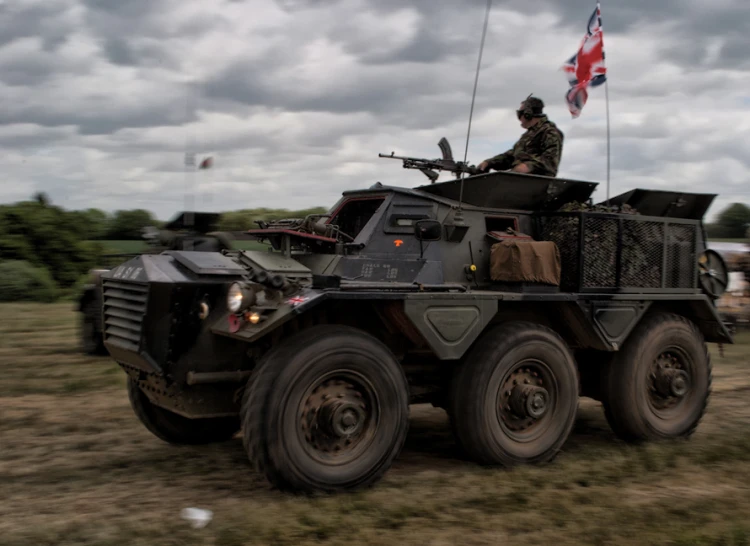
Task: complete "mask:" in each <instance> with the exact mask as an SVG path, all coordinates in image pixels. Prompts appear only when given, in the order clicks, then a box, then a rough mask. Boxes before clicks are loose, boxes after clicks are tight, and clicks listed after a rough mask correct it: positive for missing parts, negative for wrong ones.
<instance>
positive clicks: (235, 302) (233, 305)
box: [227, 282, 257, 313]
mask: <svg viewBox="0 0 750 546" xmlns="http://www.w3.org/2000/svg"><path fill="white" fill-rule="evenodd" d="M256 299H257V298H256V296H255V291H254V290H252V289H251V288H248V287H246V286H244V285H243V284H242V283H239V282H235V283H232V284H231V285H230V286H229V290H228V291H227V307H228V308H229V310H230V311H231V312H232V313H238V312H240V311H242V310H243V309H247V308H248V307H250V306H252V305H255V301H256Z"/></svg>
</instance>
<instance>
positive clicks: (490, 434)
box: [449, 322, 578, 466]
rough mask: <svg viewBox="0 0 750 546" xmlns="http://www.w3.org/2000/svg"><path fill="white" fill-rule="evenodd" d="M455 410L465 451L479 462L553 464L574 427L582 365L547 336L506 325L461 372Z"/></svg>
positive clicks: (537, 329) (529, 326) (527, 326)
mask: <svg viewBox="0 0 750 546" xmlns="http://www.w3.org/2000/svg"><path fill="white" fill-rule="evenodd" d="M450 404H451V409H450V411H449V414H450V416H451V421H452V426H453V430H454V433H455V435H456V437H457V441H458V444H459V445H460V446H461V447H462V448H463V450H464V451H466V453H467V454H468V455H469V457H470V458H471V459H473V460H474V461H476V462H478V463H480V464H484V465H498V464H499V465H503V466H512V465H515V464H519V463H541V462H547V461H550V460H551V459H553V458H554V457H555V456H556V455H557V453H558V452H559V451H560V449H561V447H562V445H563V444H564V443H565V441H566V440H567V438H568V436H569V434H570V431H571V429H572V428H573V424H574V422H575V418H576V412H577V409H578V376H577V370H576V365H575V361H574V359H573V356H572V354H571V352H570V350H569V348H568V346H567V345H566V344H565V342H564V341H563V340H562V339H561V338H560V336H559V335H557V334H556V333H555V332H554V331H552V330H550V329H548V328H545V327H543V326H540V325H537V324H533V323H528V322H514V323H506V324H502V325H499V326H497V327H495V328H493V329H492V330H491V331H489V332H487V333H486V334H485V335H484V336H483V337H482V338H480V340H479V341H478V342H477V343H476V345H475V346H474V347H473V348H472V350H471V351H470V352H469V354H468V355H467V356H466V358H465V359H464V361H463V362H462V364H461V365H460V366H459V367H458V368H457V370H456V375H455V376H454V379H453V383H452V385H451V396H450Z"/></svg>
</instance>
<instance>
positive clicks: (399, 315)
mask: <svg viewBox="0 0 750 546" xmlns="http://www.w3.org/2000/svg"><path fill="white" fill-rule="evenodd" d="M455 185H456V182H450V183H445V185H442V186H441V185H440V184H433V185H431V186H428V187H425V188H417V189H413V190H409V189H404V188H388V187H383V186H380V185H376V186H374V187H372V188H369V189H367V190H360V191H353V192H346V193H345V194H344V195H343V196H342V198H341V200H340V201H339V202H338V203H336V204H335V205H334V206H333V207H332V208H331V210H330V212H329V214H327V215H324V217H322V218H315V219H312V220H311V219H306V220H304V221H303V220H300V221H299V222H294V221H290V222H285V223H282V224H278V225H270V226H264V227H263V228H262V229H259V230H251V231H250V232H249V235H250V236H253V237H256V238H257V239H258V240H261V241H265V242H268V243H269V251H268V252H250V251H227V250H225V251H223V252H190V251H168V252H163V253H162V254H159V255H155V256H149V255H144V256H139V257H136V258H133V259H132V260H130V261H128V262H126V263H124V264H121V265H120V266H118V267H116V268H114V269H112V270H111V271H108V272H105V273H103V274H102V276H101V278H102V289H103V291H102V294H103V305H102V315H101V320H102V324H103V328H104V330H103V331H104V337H103V339H104V345H105V347H106V349H107V351H108V352H109V353H110V354H111V355H112V357H113V358H114V359H115V360H116V361H117V362H118V363H120V365H121V366H122V367H123V369H124V370H125V371H126V372H127V373H128V375H129V385H130V389H131V393H132V394H131V400H135V402H134V408H135V409H136V414H137V415H138V416H139V418H140V419H141V420H142V421H143V422H144V424H145V425H146V426H147V427H148V428H149V429H150V430H152V432H154V433H155V434H156V435H157V436H159V437H160V438H162V439H165V438H166V439H167V441H173V442H178V443H181V442H198V441H201V442H203V441H209V440H214V441H218V440H221V439H227V438H229V437H231V435H232V434H234V433H236V432H237V431H238V430H239V429H241V430H242V435H243V441H244V446H245V449H246V450H247V453H248V457H249V459H250V461H251V462H252V463H253V464H254V465H255V467H256V468H257V469H258V470H260V471H262V472H264V473H265V474H266V476H267V477H268V479H269V480H270V481H271V483H273V484H274V485H276V486H278V487H280V488H283V489H289V490H293V491H321V490H324V491H341V490H347V489H356V488H359V487H364V486H367V485H370V484H373V483H375V482H377V480H379V479H380V477H382V475H383V473H384V472H386V471H387V469H388V467H389V466H390V464H391V463H392V461H393V459H394V458H395V457H396V456H397V455H398V453H399V450H400V448H401V446H402V445H403V441H404V439H405V436H406V433H407V430H408V405H409V404H410V403H418V402H429V403H432V404H434V405H436V406H439V407H442V408H445V409H446V411H447V412H448V414H449V415H450V417H451V422H452V423H453V427H454V432H455V434H456V439H457V441H458V443H459V444H460V445H461V446H462V448H463V449H464V451H465V452H466V453H467V455H468V456H469V457H470V458H471V459H472V460H475V461H477V462H478V463H480V464H490V465H493V464H501V465H513V464H519V463H535V462H541V461H548V460H551V459H552V458H554V456H555V454H556V453H557V452H558V451H559V449H560V448H561V446H562V445H563V444H564V442H565V441H566V439H567V436H568V434H569V432H570V429H571V427H572V425H573V422H574V419H575V412H576V407H577V400H578V397H579V396H581V395H584V396H592V397H594V398H597V399H599V400H602V402H603V403H604V405H605V408H606V409H607V417H608V419H609V421H610V423H611V425H612V427H613V430H615V432H616V433H617V434H618V435H619V436H620V437H622V438H624V439H626V440H632V441H643V440H650V439H656V438H668V437H682V436H688V435H690V434H691V433H692V431H693V430H694V429H695V427H696V426H697V425H698V422H699V421H700V419H701V417H702V415H703V411H704V409H705V402H706V400H707V397H708V393H709V389H710V363H709V361H708V358H707V353H706V351H705V343H706V342H716V343H731V341H732V339H731V335H730V333H729V331H728V330H727V328H726V325H725V324H723V323H722V321H721V319H720V317H719V315H718V314H717V311H716V307H715V304H714V299H715V294H713V295H712V294H708V293H707V291H706V288H705V287H706V286H708V285H707V284H706V283H705V282H704V281H705V279H704V276H705V275H706V274H708V273H706V272H704V271H703V269H701V267H700V262H701V260H700V259H699V258H700V257H701V256H703V253H704V251H705V239H704V236H703V230H702V225H701V220H700V217H702V215H703V213H704V212H705V208H706V201H707V198H706V197H705V196H696V195H689V194H681V195H675V196H672V201H682V204H681V206H680V207H678V208H676V209H675V207H671V206H667V207H666V209H664V208H662V204H663V203H664V202H665V195H664V194H663V193H659V194H658V195H656V196H654V199H653V200H651V201H650V200H649V198H648V197H649V196H648V194H647V193H646V194H644V193H643V192H642V191H639V192H636V193H634V194H625V195H624V196H618V198H615V199H619V200H620V202H619V203H618V209H617V210H618V212H615V211H614V210H613V209H608V210H607V211H605V212H596V211H591V210H588V209H585V207H581V206H580V205H581V203H583V202H585V200H586V199H588V197H589V195H590V193H591V192H592V191H593V185H592V184H591V183H576V182H572V181H560V180H555V181H551V180H549V179H544V178H543V177H534V176H523V175H512V174H505V173H502V174H495V175H483V176H477V177H471V178H469V179H467V180H466V187H465V188H464V190H463V201H462V202H461V203H459V202H457V201H456V200H455V196H454V193H455ZM504 196H505V197H504ZM634 200H637V201H638V204H639V206H640V207H641V208H642V209H644V210H647V211H648V213H649V214H648V215H642V214H632V211H630V210H628V208H627V207H626V206H625V205H627V204H628V202H629V201H631V202H632V201H634ZM666 201H667V202H668V201H669V200H668V199H667V200H666ZM708 201H709V202H710V199H708ZM485 202H490V203H492V205H493V206H486V205H485V204H484V203H485ZM667 204H668V203H667ZM571 205H575V206H573V207H571ZM511 207H512V208H511ZM675 211H676V212H675ZM712 271H713V269H712ZM633 378H642V381H641V380H640V379H637V380H636V381H635V382H634V381H633ZM159 412H161V413H159ZM154 415H157V416H158V417H159V419H157V418H156V417H154ZM206 430H214V431H218V432H217V433H216V435H215V436H210V435H209V436H207V434H206Z"/></svg>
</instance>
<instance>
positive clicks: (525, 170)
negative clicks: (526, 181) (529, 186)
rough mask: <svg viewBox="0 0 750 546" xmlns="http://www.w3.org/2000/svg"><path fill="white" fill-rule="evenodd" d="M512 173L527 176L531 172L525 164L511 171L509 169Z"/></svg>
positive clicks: (520, 164)
mask: <svg viewBox="0 0 750 546" xmlns="http://www.w3.org/2000/svg"><path fill="white" fill-rule="evenodd" d="M511 170H512V171H513V172H514V173H523V174H528V173H530V172H531V169H529V166H528V165H526V163H519V164H518V165H516V166H515V167H513V169H511Z"/></svg>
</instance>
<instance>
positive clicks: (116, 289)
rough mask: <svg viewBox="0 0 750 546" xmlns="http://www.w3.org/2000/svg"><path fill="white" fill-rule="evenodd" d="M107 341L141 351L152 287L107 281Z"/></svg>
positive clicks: (104, 284)
mask: <svg viewBox="0 0 750 546" xmlns="http://www.w3.org/2000/svg"><path fill="white" fill-rule="evenodd" d="M102 288H103V291H104V340H105V341H107V342H109V343H113V344H116V345H119V346H120V347H122V348H124V349H128V350H130V351H134V352H138V350H139V349H140V344H141V329H142V327H143V317H144V315H145V314H146V299H147V297H148V285H146V284H141V283H133V282H127V281H121V280H110V279H104V280H103V282H102Z"/></svg>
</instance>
